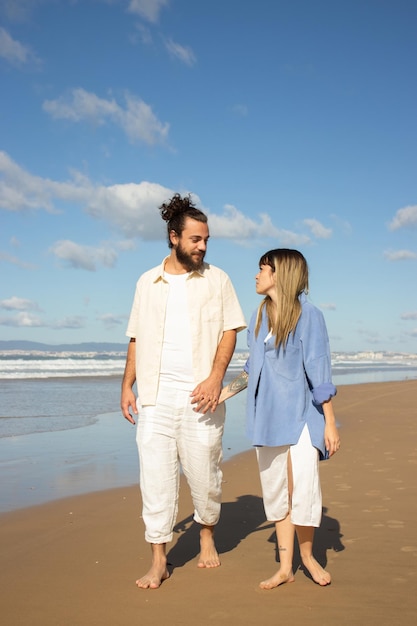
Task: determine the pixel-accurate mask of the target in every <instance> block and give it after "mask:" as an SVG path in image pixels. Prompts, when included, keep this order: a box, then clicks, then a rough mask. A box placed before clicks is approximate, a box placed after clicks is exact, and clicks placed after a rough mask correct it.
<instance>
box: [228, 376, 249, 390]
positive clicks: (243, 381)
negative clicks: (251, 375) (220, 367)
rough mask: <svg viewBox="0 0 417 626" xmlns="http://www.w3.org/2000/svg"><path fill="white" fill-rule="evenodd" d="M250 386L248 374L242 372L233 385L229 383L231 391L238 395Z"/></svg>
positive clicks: (233, 381)
mask: <svg viewBox="0 0 417 626" xmlns="http://www.w3.org/2000/svg"><path fill="white" fill-rule="evenodd" d="M247 386H248V374H247V373H246V372H242V373H241V374H239V376H237V377H236V378H235V379H234V380H232V382H231V383H229V385H228V387H229V390H230V391H231V392H233V393H238V391H241V390H242V389H245V387H247Z"/></svg>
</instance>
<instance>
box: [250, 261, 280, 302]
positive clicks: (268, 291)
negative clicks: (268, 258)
mask: <svg viewBox="0 0 417 626" xmlns="http://www.w3.org/2000/svg"><path fill="white" fill-rule="evenodd" d="M274 277H275V273H274V272H273V271H272V268H271V266H270V265H261V267H260V269H259V272H258V273H257V274H256V276H255V280H256V293H258V294H259V295H260V296H270V297H272V294H275V293H276V287H275V279H274Z"/></svg>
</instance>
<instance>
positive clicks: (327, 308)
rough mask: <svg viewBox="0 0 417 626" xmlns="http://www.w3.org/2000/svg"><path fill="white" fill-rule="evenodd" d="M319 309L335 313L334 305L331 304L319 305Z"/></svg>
mask: <svg viewBox="0 0 417 626" xmlns="http://www.w3.org/2000/svg"><path fill="white" fill-rule="evenodd" d="M320 308H321V309H323V310H324V311H336V305H335V304H333V302H328V303H327V304H326V303H323V304H320Z"/></svg>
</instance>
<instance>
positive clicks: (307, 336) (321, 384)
mask: <svg viewBox="0 0 417 626" xmlns="http://www.w3.org/2000/svg"><path fill="white" fill-rule="evenodd" d="M300 321H301V322H302V324H303V328H302V333H301V342H302V346H303V362H304V368H305V372H306V376H307V379H308V382H309V385H310V388H311V391H312V394H313V401H314V403H315V404H323V402H328V401H329V400H330V399H331V398H332V397H333V396H335V395H336V393H337V390H336V387H335V386H334V385H333V383H332V365H331V354H330V343H329V337H328V334H327V328H326V323H325V321H324V317H323V314H322V313H321V311H319V310H318V309H317V308H316V307H313V306H308V305H306V306H305V307H304V309H303V316H302V320H300Z"/></svg>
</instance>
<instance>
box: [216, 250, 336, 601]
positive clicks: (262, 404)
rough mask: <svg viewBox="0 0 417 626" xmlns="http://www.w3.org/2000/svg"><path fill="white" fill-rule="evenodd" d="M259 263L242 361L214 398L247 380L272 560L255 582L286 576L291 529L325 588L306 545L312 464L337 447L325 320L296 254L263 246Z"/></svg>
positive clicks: (313, 510) (265, 584)
mask: <svg viewBox="0 0 417 626" xmlns="http://www.w3.org/2000/svg"><path fill="white" fill-rule="evenodd" d="M259 268H260V270H259V273H258V274H257V275H256V292H257V293H258V294H260V295H262V296H264V299H263V300H262V302H261V304H260V306H259V307H258V309H257V311H255V313H254V314H253V316H252V319H251V322H250V324H249V327H248V345H249V359H248V361H247V363H246V365H245V368H244V369H245V372H244V373H243V374H241V375H240V376H238V377H237V378H236V379H235V380H234V381H232V382H231V383H230V384H229V385H228V386H227V387H225V389H224V390H223V392H222V395H221V397H220V400H221V401H222V400H226V399H227V398H228V397H230V396H232V395H234V394H235V393H237V392H238V391H240V390H241V389H243V388H244V387H245V386H246V385H247V388H248V392H247V434H248V436H249V438H250V439H251V440H252V443H253V445H254V446H255V447H256V454H257V459H258V466H259V471H260V478H261V485H262V493H263V501H264V507H265V513H266V517H267V519H268V520H270V521H274V522H275V530H276V535H277V545H278V550H279V560H280V567H279V570H278V571H277V572H276V573H275V574H274V575H273V576H271V578H268V579H267V580H264V581H262V582H261V583H260V587H261V588H262V589H273V588H274V587H277V586H278V585H281V584H282V583H286V582H293V580H294V574H293V571H292V561H293V552H294V535H295V534H296V535H297V538H298V542H299V547H300V555H301V559H302V562H303V565H304V567H305V568H306V569H307V570H308V571H309V572H310V575H311V577H312V579H313V580H314V581H315V582H316V583H317V584H319V585H322V586H325V585H328V584H330V582H331V577H330V574H329V573H328V572H327V571H326V570H324V569H323V568H322V567H321V565H320V564H319V563H318V562H317V561H316V559H315V558H314V557H313V550H312V548H313V538H314V529H315V527H318V526H320V522H321V514H322V500H321V489H320V480H319V471H318V464H319V459H320V458H326V457H327V456H332V455H333V454H334V453H335V452H336V451H337V450H338V449H339V447H340V439H339V434H338V430H337V427H336V420H335V416H334V412H333V407H332V401H331V398H332V397H333V396H334V395H335V394H336V388H335V387H334V385H333V384H332V382H331V360H330V348H329V340H328V335H327V330H326V325H325V322H324V318H323V315H322V313H321V312H320V311H319V310H318V309H317V308H316V307H315V306H313V305H312V304H310V303H309V302H308V301H307V298H306V294H307V292H308V267H307V262H306V260H305V258H304V257H303V255H302V254H301V253H300V252H298V251H297V250H288V249H277V250H271V251H270V252H267V253H266V254H264V255H263V256H262V257H261V259H260V261H259Z"/></svg>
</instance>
